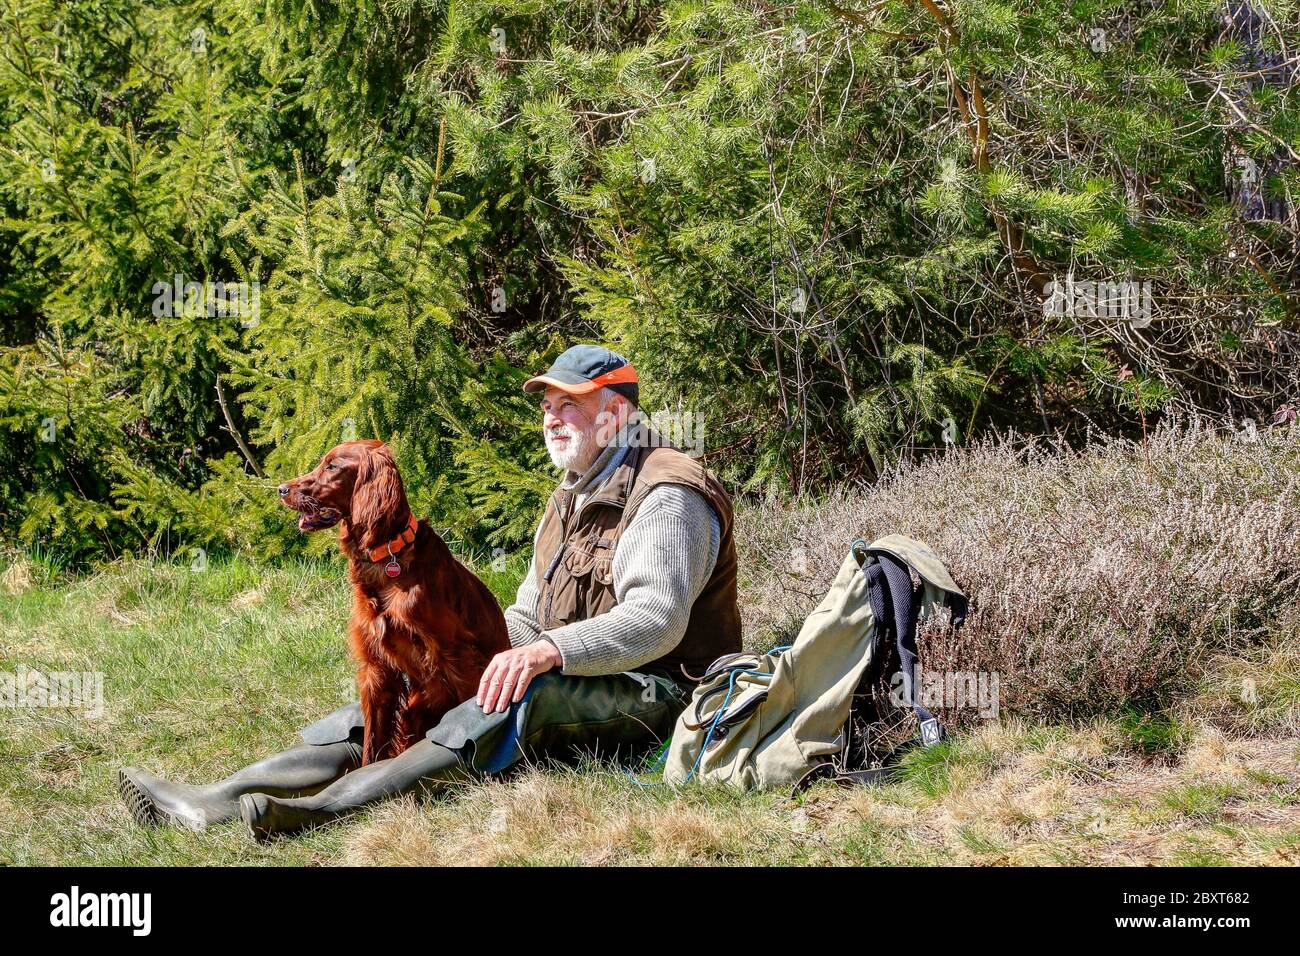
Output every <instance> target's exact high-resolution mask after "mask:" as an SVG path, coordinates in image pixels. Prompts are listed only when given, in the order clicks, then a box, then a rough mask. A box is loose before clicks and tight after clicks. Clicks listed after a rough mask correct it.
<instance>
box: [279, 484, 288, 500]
mask: <svg viewBox="0 0 1300 956" xmlns="http://www.w3.org/2000/svg"><path fill="white" fill-rule="evenodd" d="M288 494H289V486H288V485H281V486H280V497H281V498H285V497H288Z"/></svg>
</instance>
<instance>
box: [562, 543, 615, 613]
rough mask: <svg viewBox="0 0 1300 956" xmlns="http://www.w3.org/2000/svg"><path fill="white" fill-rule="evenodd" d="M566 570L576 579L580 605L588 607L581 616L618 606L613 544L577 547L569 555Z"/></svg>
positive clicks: (576, 590)
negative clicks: (616, 603) (615, 592)
mask: <svg viewBox="0 0 1300 956" xmlns="http://www.w3.org/2000/svg"><path fill="white" fill-rule="evenodd" d="M564 570H565V571H566V572H567V573H568V575H569V576H570V577H571V578H572V579H573V583H574V590H575V596H576V597H577V602H578V608H580V609H585V610H586V613H585V614H581V616H580V618H579V619H581V617H594V616H595V615H597V614H603V613H604V612H606V611H608V610H609V609H610V608H612V607H613V606H614V604H615V599H614V549H613V548H602V547H599V546H597V547H596V548H595V549H594V550H592V551H585V550H580V549H575V550H573V551H571V552H570V553H569V554H568V556H567V557H565V559H564Z"/></svg>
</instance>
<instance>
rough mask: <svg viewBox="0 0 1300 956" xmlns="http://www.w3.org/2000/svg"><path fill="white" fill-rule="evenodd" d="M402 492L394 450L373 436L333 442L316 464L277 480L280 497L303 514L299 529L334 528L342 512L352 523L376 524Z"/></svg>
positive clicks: (391, 511)
mask: <svg viewBox="0 0 1300 956" xmlns="http://www.w3.org/2000/svg"><path fill="white" fill-rule="evenodd" d="M404 498H405V494H404V492H403V490H402V479H401V477H400V476H399V475H398V473H397V463H396V462H394V461H393V453H392V452H391V451H389V450H388V446H387V445H385V444H384V443H383V442H381V441H376V440H374V439H373V438H370V439H365V440H363V441H347V442H344V443H343V444H341V445H335V446H334V447H333V448H331V449H330V450H329V451H327V452H326V453H325V457H324V458H322V459H321V460H320V464H319V465H317V466H316V467H315V468H314V469H312V470H311V471H309V472H308V473H307V474H305V475H303V476H302V477H300V478H295V479H293V480H292V481H288V482H285V483H284V484H283V485H281V486H280V501H281V502H283V503H284V504H285V505H287V506H288V507H290V508H292V509H293V510H294V511H297V512H299V513H300V514H301V515H302V517H300V518H299V519H298V528H299V530H301V531H320V530H322V529H324V528H332V527H333V526H334V525H336V524H338V523H339V522H340V521H342V520H343V519H345V518H346V519H347V521H348V523H349V524H351V525H353V526H356V527H360V528H371V527H375V526H378V525H381V524H384V523H385V521H386V519H388V518H389V517H390V516H392V515H393V514H395V513H396V511H397V510H398V506H399V505H400V504H401V502H402V501H403V500H404Z"/></svg>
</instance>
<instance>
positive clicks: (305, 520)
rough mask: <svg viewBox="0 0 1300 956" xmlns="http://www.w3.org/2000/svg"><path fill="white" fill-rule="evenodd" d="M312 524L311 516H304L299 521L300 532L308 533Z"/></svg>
mask: <svg viewBox="0 0 1300 956" xmlns="http://www.w3.org/2000/svg"><path fill="white" fill-rule="evenodd" d="M310 522H311V515H302V516H301V517H300V518H299V519H298V530H299V531H306V530H307V529H308V527H309V525H310Z"/></svg>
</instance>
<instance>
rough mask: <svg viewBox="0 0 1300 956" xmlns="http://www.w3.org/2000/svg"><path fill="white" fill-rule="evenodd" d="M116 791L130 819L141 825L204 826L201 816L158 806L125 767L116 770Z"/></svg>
mask: <svg viewBox="0 0 1300 956" xmlns="http://www.w3.org/2000/svg"><path fill="white" fill-rule="evenodd" d="M117 792H118V793H120V794H121V795H122V802H123V803H125V804H126V808H127V810H128V811H130V814H131V819H132V820H134V821H135V822H136V823H137V824H139V825H140V826H142V827H160V826H172V827H182V828H184V829H186V830H203V829H205V828H206V824H205V823H204V821H203V820H202V818H195V817H189V816H182V815H180V814H177V813H172V812H171V811H170V810H164V809H163V808H162V807H160V806H158V801H157V800H155V799H154V798H153V795H152V794H150V793H149V791H148V790H147V789H146V788H145V787H144V785H143V784H141V783H138V782H137V781H136V779H135V778H134V777H132V776H131V774H130V772H129V770H128V769H126V768H123V769H121V770H119V771H118V772H117Z"/></svg>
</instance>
